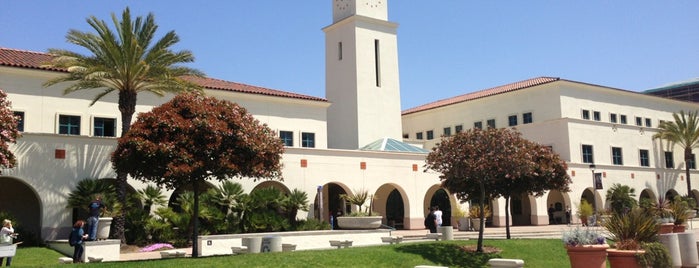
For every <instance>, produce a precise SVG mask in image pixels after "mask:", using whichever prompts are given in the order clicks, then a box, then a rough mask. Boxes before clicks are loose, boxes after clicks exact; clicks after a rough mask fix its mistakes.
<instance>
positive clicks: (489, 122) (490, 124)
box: [486, 119, 495, 128]
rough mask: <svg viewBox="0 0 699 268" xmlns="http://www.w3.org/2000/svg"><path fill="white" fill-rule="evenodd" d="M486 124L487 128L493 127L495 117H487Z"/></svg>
mask: <svg viewBox="0 0 699 268" xmlns="http://www.w3.org/2000/svg"><path fill="white" fill-rule="evenodd" d="M486 124H488V128H495V119H488V121H487V122H486Z"/></svg>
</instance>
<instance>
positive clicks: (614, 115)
mask: <svg viewBox="0 0 699 268" xmlns="http://www.w3.org/2000/svg"><path fill="white" fill-rule="evenodd" d="M609 122H610V123H616V114H609Z"/></svg>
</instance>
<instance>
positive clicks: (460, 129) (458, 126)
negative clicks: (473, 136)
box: [454, 125, 464, 133]
mask: <svg viewBox="0 0 699 268" xmlns="http://www.w3.org/2000/svg"><path fill="white" fill-rule="evenodd" d="M462 131H464V125H456V126H455V127H454V132H456V133H461V132H462Z"/></svg>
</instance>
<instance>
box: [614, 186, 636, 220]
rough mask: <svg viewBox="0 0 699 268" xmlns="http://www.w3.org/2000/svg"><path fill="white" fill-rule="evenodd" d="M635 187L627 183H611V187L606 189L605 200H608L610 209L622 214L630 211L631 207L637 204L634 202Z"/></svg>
mask: <svg viewBox="0 0 699 268" xmlns="http://www.w3.org/2000/svg"><path fill="white" fill-rule="evenodd" d="M635 197H636V189H634V188H631V187H629V186H628V185H621V184H619V183H615V184H612V187H609V189H607V201H609V202H610V205H611V207H612V211H613V212H614V213H616V214H624V213H626V212H629V211H631V209H632V208H634V207H636V206H638V202H636V198H635Z"/></svg>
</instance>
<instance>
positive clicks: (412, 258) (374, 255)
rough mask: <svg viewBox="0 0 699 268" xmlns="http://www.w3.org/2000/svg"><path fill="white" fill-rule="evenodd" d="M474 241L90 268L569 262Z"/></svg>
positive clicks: (52, 257) (20, 255)
mask: <svg viewBox="0 0 699 268" xmlns="http://www.w3.org/2000/svg"><path fill="white" fill-rule="evenodd" d="M475 244H476V241H475V240H469V241H463V240H457V241H442V242H418V243H402V244H398V245H383V246H371V247H353V248H346V249H344V248H343V249H329V250H312V251H296V252H280V253H264V254H247V255H239V256H220V257H207V258H197V259H194V258H184V259H167V260H148V261H133V262H111V263H109V262H108V263H92V264H83V265H81V266H86V265H87V266H90V267H120V268H121V267H126V268H128V267H146V268H147V267H187V268H193V267H309V266H312V267H414V266H416V265H438V266H449V267H487V265H486V263H487V261H488V259H490V258H513V259H523V260H524V263H525V266H526V267H570V263H569V261H568V256H567V255H566V250H565V248H564V247H563V244H562V243H561V241H560V239H515V240H486V241H484V244H485V245H488V246H494V247H497V248H500V249H501V250H502V252H501V253H499V254H476V253H466V252H463V251H461V250H459V248H460V246H463V245H475ZM60 256H61V255H60V254H59V253H57V252H55V251H53V250H50V249H47V248H20V249H18V250H17V256H15V258H14V260H13V263H12V266H13V267H65V266H66V265H59V264H58V257H60Z"/></svg>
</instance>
